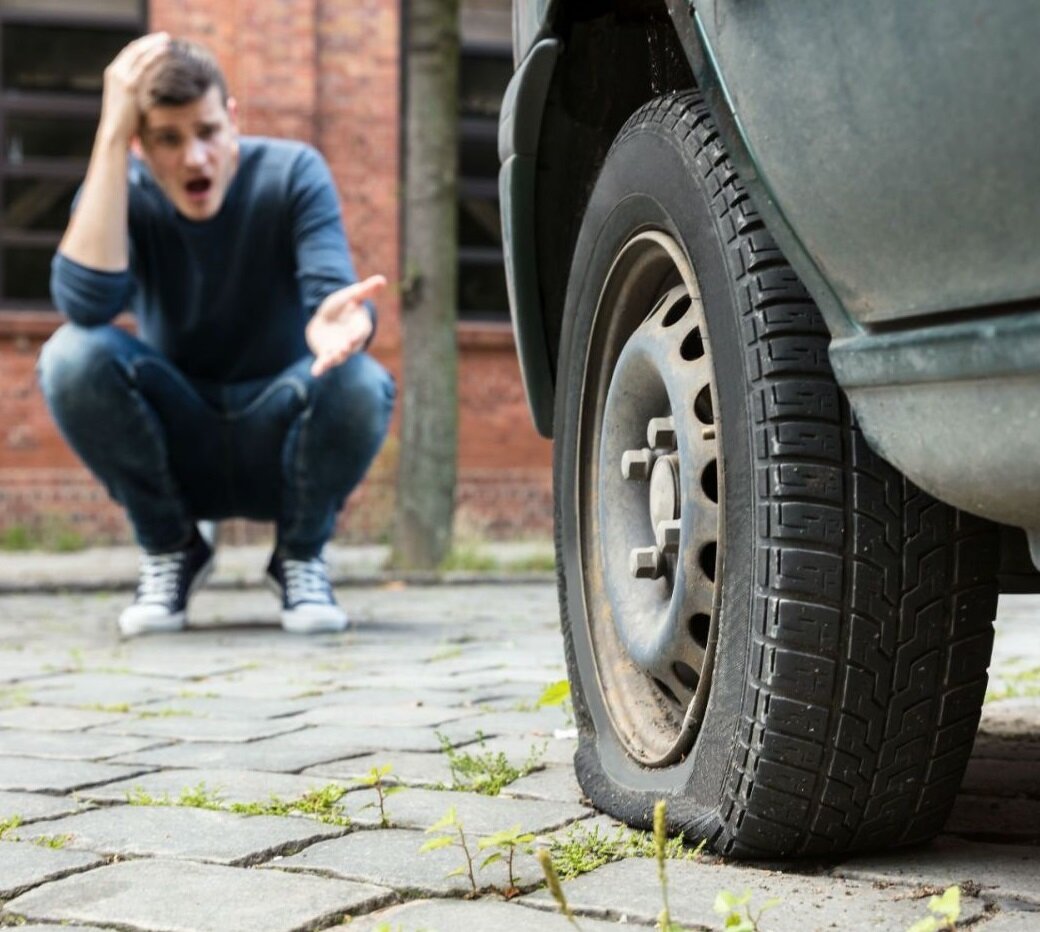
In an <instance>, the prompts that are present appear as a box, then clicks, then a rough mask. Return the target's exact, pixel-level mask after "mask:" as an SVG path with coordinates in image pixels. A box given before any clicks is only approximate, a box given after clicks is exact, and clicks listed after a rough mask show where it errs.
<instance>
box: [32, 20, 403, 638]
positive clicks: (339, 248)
mask: <svg viewBox="0 0 1040 932" xmlns="http://www.w3.org/2000/svg"><path fill="white" fill-rule="evenodd" d="M385 284H386V280H385V279H383V278H382V277H381V276H375V277H373V278H369V279H367V280H365V281H363V282H360V283H358V282H357V281H356V276H355V274H354V269H353V266H352V263H351V259H350V253H349V250H348V246H347V241H346V236H345V234H344V231H343V225H342V221H341V219H340V212H339V201H338V198H337V194H336V190H335V188H334V186H333V182H332V179H331V176H330V174H329V171H328V168H327V166H326V165H325V163H324V161H323V160H322V158H321V156H320V155H318V153H317V152H316V151H315V150H314V149H312V148H310V147H308V146H306V145H304V144H302V143H296V142H287V141H279V140H272V139H262V138H250V137H242V138H240V137H239V135H238V131H237V127H236V118H235V102H234V100H233V99H232V98H229V97H228V93H227V88H226V85H225V82H224V78H223V76H222V75H221V73H220V70H219V69H218V67H217V65H216V63H215V62H214V60H213V59H212V57H211V56H210V55H209V54H208V53H207V52H206V51H204V50H203V49H201V48H200V47H198V46H195V45H193V44H190V43H187V42H183V41H180V40H172V39H170V37H169V36H167V35H165V34H162V33H157V34H153V35H149V36H145V37H144V38H142V39H139V40H137V41H135V42H133V43H131V44H130V45H128V46H127V47H126V48H125V49H124V50H123V51H122V52H121V53H120V54H119V55H118V56H117V57H116V59H115V60H114V61H113V62H112V63H111V65H109V67H108V68H107V69H106V71H105V81H104V94H103V102H102V110H101V119H100V123H99V126H98V130H97V136H96V140H95V143H94V149H93V153H92V155H91V160H90V166H89V169H88V171H87V177H86V180H85V181H84V183H83V187H82V189H81V191H80V194H79V198H78V201H77V204H76V207H75V209H74V211H73V214H72V217H71V219H70V221H69V225H68V229H67V230H66V232H65V235H64V237H63V239H62V241H61V244H60V246H59V247H58V252H57V255H56V256H55V258H54V262H53V265H52V274H51V292H52V296H53V299H54V303H55V304H56V305H57V307H58V308H59V309H60V310H61V311H62V312H63V313H64V314H65V315H66V316H67V318H68V322H67V323H66V324H64V325H63V326H62V327H61V328H60V329H59V330H58V331H57V332H56V333H55V335H54V336H53V337H52V338H51V340H50V341H49V342H48V343H47V344H46V346H45V347H44V348H43V351H42V353H41V357H40V364H39V378H40V384H41V387H42V389H43V393H44V395H45V397H46V399H47V403H48V405H49V407H50V410H51V412H52V414H53V416H54V418H55V420H56V421H57V423H58V425H59V427H60V428H61V431H62V433H63V434H64V436H65V438H66V439H67V440H68V442H69V444H70V445H71V446H72V447H73V449H74V450H75V451H76V453H77V454H78V455H79V456H80V458H81V459H82V460H83V461H84V463H86V465H87V466H88V467H89V468H90V470H91V471H92V472H93V473H94V475H96V476H97V477H98V478H99V479H100V480H101V481H102V482H103V483H104V484H105V486H106V487H107V488H108V490H109V493H110V494H111V495H112V497H113V498H114V499H115V500H116V501H117V502H119V503H120V504H121V505H122V506H123V508H125V509H126V512H127V515H128V517H129V519H130V522H131V524H132V525H133V529H134V533H135V535H136V538H137V541H138V543H139V544H140V546H141V548H142V550H143V551H144V553H143V555H142V559H141V576H140V582H139V586H138V589H137V595H136V598H135V600H134V603H133V604H132V605H131V606H129V607H128V608H127V609H126V610H125V611H124V612H123V613H122V615H121V616H120V618H119V627H120V629H121V630H122V632H123V634H125V635H134V634H140V633H143V632H150V631H172V630H177V629H179V628H182V627H183V626H184V624H185V621H186V613H187V607H188V600H189V598H190V596H191V594H192V592H193V591H194V590H195V589H196V588H198V586H199V585H200V584H201V583H202V582H203V581H204V580H205V578H206V576H207V574H208V573H209V570H210V568H211V566H212V558H213V552H212V549H211V546H210V544H209V543H208V542H207V541H206V540H205V539H204V538H203V536H202V535H200V533H199V530H198V527H197V522H199V521H202V520H211V519H221V518H228V517H232V516H237V517H245V518H252V519H256V520H262V521H273V522H275V525H276V528H277V540H276V544H275V548H274V552H273V554H272V556H271V559H270V563H269V565H268V567H267V574H268V577H269V579H270V581H271V582H272V583H273V585H274V586H275V587H276V588H277V590H278V591H279V593H280V594H281V599H282V615H281V618H282V625H283V626H284V627H285V628H286V629H287V630H289V631H294V632H300V633H308V632H317V631H339V630H342V629H343V628H344V627H345V626H346V623H347V618H346V615H345V614H344V612H343V611H342V609H341V608H340V607H339V606H338V605H337V604H336V601H335V598H334V596H333V593H332V589H331V587H330V585H329V579H328V575H327V571H326V567H325V563H324V562H323V560H322V557H321V554H322V548H323V546H324V544H325V543H326V541H327V540H328V539H329V537H330V536H331V534H332V531H333V526H334V523H335V519H336V515H337V512H338V511H339V509H340V508H341V507H342V505H343V503H344V501H345V500H346V498H347V496H348V495H349V494H350V492H351V490H352V489H353V488H354V487H355V486H356V485H357V484H358V482H360V480H361V478H362V477H363V476H364V474H365V471H366V470H367V469H368V467H369V465H370V463H371V462H372V460H373V458H374V457H375V455H376V453H377V451H378V450H379V447H380V445H381V444H382V442H383V439H384V437H385V436H386V432H387V428H388V424H389V421H390V415H391V410H392V408H393V402H394V395H395V389H394V383H393V380H392V378H391V377H390V376H389V375H388V373H387V372H386V371H385V370H384V369H383V368H382V367H381V366H380V365H379V364H378V363H377V362H376V361H375V360H374V359H372V357H371V356H369V355H368V354H367V353H366V352H365V348H366V347H367V345H368V343H369V341H370V339H371V337H372V333H373V328H374V322H375V321H374V312H373V311H372V310H371V308H370V306H368V305H367V304H366V302H367V299H369V298H371V297H372V296H373V295H374V294H375V293H376V292H378V291H379V290H380V289H381V288H383V287H384V286H385ZM126 308H130V309H131V310H132V311H133V312H134V314H135V316H136V321H137V330H136V332H137V336H136V337H134V336H131V335H129V334H128V333H126V332H125V331H124V330H122V329H119V328H117V327H114V326H112V324H111V321H112V319H113V318H114V317H115V316H116V315H117V314H118V313H119V312H120V311H122V310H124V309H126Z"/></svg>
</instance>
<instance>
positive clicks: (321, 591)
mask: <svg viewBox="0 0 1040 932" xmlns="http://www.w3.org/2000/svg"><path fill="white" fill-rule="evenodd" d="M282 573H283V575H284V577H285V601H286V603H288V604H289V605H296V604H297V603H299V602H322V603H327V602H329V601H331V599H330V596H329V578H328V576H327V575H326V572H325V563H324V562H323V561H322V560H321V559H319V558H318V557H313V558H311V559H310V560H283V561H282Z"/></svg>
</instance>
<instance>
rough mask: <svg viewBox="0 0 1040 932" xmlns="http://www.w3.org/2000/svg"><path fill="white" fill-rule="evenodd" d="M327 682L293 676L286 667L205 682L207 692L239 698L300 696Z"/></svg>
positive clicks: (314, 678) (320, 688)
mask: <svg viewBox="0 0 1040 932" xmlns="http://www.w3.org/2000/svg"><path fill="white" fill-rule="evenodd" d="M327 683H328V679H327V678H323V677H322V676H320V675H316V676H313V677H311V678H309V679H306V680H301V679H290V678H289V677H287V676H286V675H285V671H284V670H278V669H274V668H272V669H269V670H268V669H262V670H249V671H247V672H245V673H235V674H232V675H231V676H228V677H211V678H210V679H207V680H206V681H205V684H204V685H205V690H206V692H207V693H215V694H216V695H218V696H225V697H227V698H236V699H254V698H255V699H298V698H300V697H302V696H304V695H305V694H306V693H309V692H312V691H315V690H318V691H322V690H324V689H325V688H326V686H327Z"/></svg>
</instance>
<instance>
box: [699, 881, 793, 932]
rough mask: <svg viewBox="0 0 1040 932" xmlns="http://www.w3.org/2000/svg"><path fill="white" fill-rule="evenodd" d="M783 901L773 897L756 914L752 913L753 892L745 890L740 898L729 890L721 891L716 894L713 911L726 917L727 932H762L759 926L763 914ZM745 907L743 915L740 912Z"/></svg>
mask: <svg viewBox="0 0 1040 932" xmlns="http://www.w3.org/2000/svg"><path fill="white" fill-rule="evenodd" d="M781 902H783V901H782V900H780V899H778V898H777V897H771V898H770V899H768V900H766V901H765V902H764V903H763V904H762V906H761V908H760V909H759V910H758V912H756V913H752V912H751V891H750V890H745V891H744V892H743V893H741V894H740V896H737V894H735V893H731V892H730V891H729V890H720V891H719V892H718V893H716V894H715V903H714V905H713V907H712V908H713V909H714V910H715V912H717V913H718V914H719V915H720V916H723V917H724V925H725V928H726V930H727V932H761V930H760V927H759V925H758V921H759V919H761V918H762V914H763V913H765V912H766V911H768V910H770V909H775V908H776V907H777V906H779V905H780V903H781ZM741 907H743V909H744V912H743V914H742V913H741V912H740V910H741Z"/></svg>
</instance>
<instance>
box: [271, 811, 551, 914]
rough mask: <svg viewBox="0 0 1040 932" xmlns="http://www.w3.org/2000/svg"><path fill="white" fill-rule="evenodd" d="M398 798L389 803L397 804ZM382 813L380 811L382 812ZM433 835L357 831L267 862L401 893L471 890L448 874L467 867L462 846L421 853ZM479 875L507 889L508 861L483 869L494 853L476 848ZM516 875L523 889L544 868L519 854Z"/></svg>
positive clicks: (486, 884)
mask: <svg viewBox="0 0 1040 932" xmlns="http://www.w3.org/2000/svg"><path fill="white" fill-rule="evenodd" d="M398 798H399V797H398V796H393V797H391V798H390V799H389V800H388V803H393V801H394V800H395V799H398ZM377 814H378V811H377ZM431 837H432V836H430V835H427V834H425V833H424V832H416V831H408V830H405V829H379V830H376V831H364V832H353V833H351V834H350V835H346V836H344V837H343V838H334V839H332V840H331V841H323V842H319V843H318V844H316V845H311V846H310V847H309V848H307V849H306V850H304V851H301V852H300V853H299V854H294V855H292V856H290V857H284V858H276V859H274V860H272V861H271V862H270V863H269V864H268V865H267V866H269V867H277V868H284V869H286V870H313V871H321V872H322V873H326V874H332V875H334V876H336V877H343V878H345V879H346V880H360V881H363V882H366V883H374V884H378V885H379V886H383V887H393V888H394V890H396V891H397V892H398V894H400V895H402V896H406V897H412V896H448V895H459V894H462V893H466V892H467V891H468V890H470V883H469V879H468V878H467V877H458V876H456V877H449V876H448V874H449V873H451V872H452V871H453V870H455V868H457V867H461V866H463V864H464V863H465V859H464V856H463V854H462V852H461V851H460V850H459V849H458V848H441V849H439V850H437V851H426V852H422V853H420V848H422V846H423V844H424V843H425V842H427V841H429V840H430V838H431ZM472 853H473V855H474V858H475V861H476V863H475V865H474V873H475V876H476V881H477V886H478V887H480V888H482V889H483V888H486V887H498V888H500V889H505V887H506V886H507V885H508V874H507V873H506V867H505V864H504V863H501V862H499V863H495V864H489V865H488V866H487V867H486V868H485V869H484V870H480V869H479V866H480V863H481V862H482V861H483V860H484V858H485V857H487V856H488V855H489V854H490V853H491V852H490V851H479V852H478V851H477V849H476V845H475V844H474V845H473V852H472ZM513 873H514V877H515V878H516V880H517V882H518V883H519V884H520V885H521V886H524V887H528V888H529V887H530V886H532V885H534V884H537V883H539V882H540V881H541V880H542V870H541V867H540V866H539V865H538V862H537V861H535V859H534V858H533V857H531V856H530V855H527V856H521V855H517V857H516V858H515V861H514V872H513Z"/></svg>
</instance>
